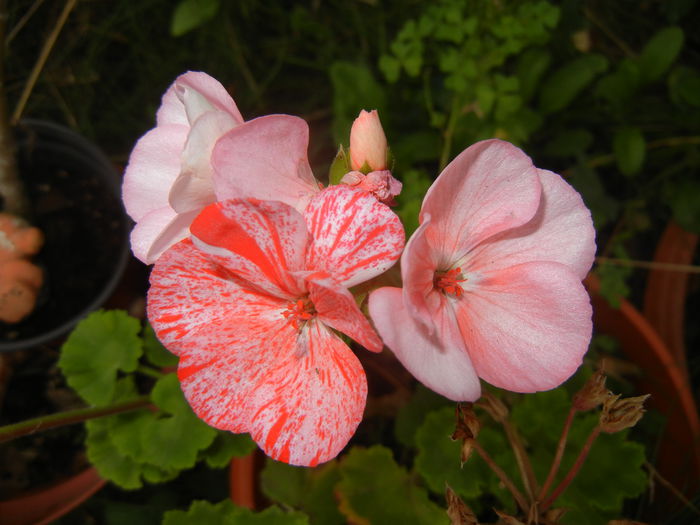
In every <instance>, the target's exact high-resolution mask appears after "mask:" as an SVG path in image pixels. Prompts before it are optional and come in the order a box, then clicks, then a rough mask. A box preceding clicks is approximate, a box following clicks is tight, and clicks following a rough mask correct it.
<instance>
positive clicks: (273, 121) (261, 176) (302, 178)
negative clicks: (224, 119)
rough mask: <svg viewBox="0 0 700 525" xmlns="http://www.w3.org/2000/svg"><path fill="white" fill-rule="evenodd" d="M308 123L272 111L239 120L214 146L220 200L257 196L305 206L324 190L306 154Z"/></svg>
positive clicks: (216, 187)
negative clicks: (253, 117) (249, 118)
mask: <svg viewBox="0 0 700 525" xmlns="http://www.w3.org/2000/svg"><path fill="white" fill-rule="evenodd" d="M308 145H309V127H308V126H307V124H306V122H304V121H303V120H302V119H300V118H298V117H292V116H290V115H269V116H265V117H260V118H257V119H254V120H251V121H249V122H246V123H245V124H244V125H241V126H238V127H237V128H235V129H233V130H231V131H230V132H228V133H227V134H226V135H224V136H223V137H222V138H221V139H219V141H218V142H217V144H216V146H215V147H214V152H213V155H212V164H213V167H214V188H215V190H216V196H217V198H218V199H219V200H226V199H237V198H248V197H253V198H256V199H262V200H275V201H282V202H285V203H287V204H289V205H290V206H293V207H295V208H297V209H298V210H299V211H301V210H303V209H304V207H305V206H306V203H307V202H308V200H309V199H310V198H311V197H312V196H313V195H314V194H315V193H317V192H318V191H319V187H318V183H317V182H316V180H315V179H314V177H313V174H312V173H311V167H310V166H309V161H308V158H307V148H308Z"/></svg>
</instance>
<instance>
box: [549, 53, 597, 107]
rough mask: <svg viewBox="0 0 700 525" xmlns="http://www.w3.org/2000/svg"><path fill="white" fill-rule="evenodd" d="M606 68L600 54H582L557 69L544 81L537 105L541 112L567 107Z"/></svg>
mask: <svg viewBox="0 0 700 525" xmlns="http://www.w3.org/2000/svg"><path fill="white" fill-rule="evenodd" d="M607 68H608V61H607V59H606V58H605V57H604V56H601V55H595V54H590V55H584V56H581V57H579V58H577V59H575V60H573V61H571V62H569V63H568V64H566V65H564V66H562V67H561V68H559V69H557V70H556V71H555V72H554V73H552V74H551V75H550V76H549V77H547V79H546V80H545V81H544V84H543V86H542V90H541V91H540V99H539V107H540V110H541V111H542V112H543V113H547V114H549V113H554V112H556V111H561V110H562V109H564V108H565V107H567V106H568V105H569V104H570V103H571V102H572V101H573V100H574V99H575V98H576V96H577V95H578V94H579V93H581V92H582V91H583V90H584V89H585V88H586V87H587V86H589V85H590V84H591V82H593V80H594V79H595V78H596V76H598V75H599V74H600V73H602V72H604V71H605V70H606V69H607Z"/></svg>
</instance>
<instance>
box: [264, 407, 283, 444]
mask: <svg viewBox="0 0 700 525" xmlns="http://www.w3.org/2000/svg"><path fill="white" fill-rule="evenodd" d="M288 418H289V416H288V415H287V414H286V413H285V412H282V413H281V414H280V417H279V418H278V419H277V421H276V422H275V424H274V425H272V428H270V432H269V433H268V434H267V439H266V440H265V447H264V448H265V449H266V450H272V447H273V446H274V445H275V443H277V440H278V439H279V437H280V432H282V427H284V424H285V423H286V422H287V419H288Z"/></svg>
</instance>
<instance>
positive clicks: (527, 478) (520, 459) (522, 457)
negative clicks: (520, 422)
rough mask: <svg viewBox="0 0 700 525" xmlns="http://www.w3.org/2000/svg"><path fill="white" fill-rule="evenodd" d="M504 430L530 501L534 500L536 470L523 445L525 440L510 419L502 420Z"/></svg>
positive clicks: (536, 487)
mask: <svg viewBox="0 0 700 525" xmlns="http://www.w3.org/2000/svg"><path fill="white" fill-rule="evenodd" d="M502 425H503V430H505V431H506V436H507V437H508V441H509V442H510V446H511V448H512V449H513V452H514V453H515V461H516V462H517V463H518V469H519V470H520V477H521V478H522V480H523V485H524V486H525V492H527V495H528V497H529V498H530V501H534V499H535V495H536V494H537V491H538V486H537V478H536V477H535V471H534V470H532V463H530V456H528V454H527V452H526V451H525V446H524V445H523V440H522V439H520V435H519V434H518V431H517V430H516V429H515V427H513V425H511V424H510V421H508V419H504V420H503V421H502Z"/></svg>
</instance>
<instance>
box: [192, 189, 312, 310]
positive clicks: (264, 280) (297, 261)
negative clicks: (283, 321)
mask: <svg viewBox="0 0 700 525" xmlns="http://www.w3.org/2000/svg"><path fill="white" fill-rule="evenodd" d="M190 230H191V232H192V235H193V236H194V237H195V243H196V244H197V246H198V247H199V248H200V249H202V250H204V251H206V252H207V253H208V254H209V257H210V258H212V260H216V261H217V262H219V263H220V264H223V265H224V266H226V267H227V268H228V269H229V270H231V271H232V272H234V273H235V274H236V275H238V276H239V277H241V278H243V279H246V280H247V281H248V282H249V283H251V284H252V285H255V286H257V287H258V288H259V289H260V290H264V291H266V292H267V293H270V294H272V295H275V296H277V297H284V298H288V299H293V298H297V297H299V296H300V295H303V294H304V293H305V290H304V289H303V288H302V287H300V285H299V280H298V279H295V278H294V277H292V276H291V275H290V272H294V271H299V270H303V269H304V255H305V253H306V245H307V243H308V232H307V229H306V224H305V222H304V218H303V217H302V215H301V214H300V213H299V212H297V211H296V210H295V209H294V208H292V207H290V206H288V205H286V204H284V203H282V202H274V201H257V200H252V199H251V200H230V201H225V202H219V203H216V204H212V205H209V206H207V207H206V208H204V210H203V211H202V212H201V213H200V214H199V216H198V217H197V218H196V219H195V220H194V222H193V223H192V226H191V227H190Z"/></svg>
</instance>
